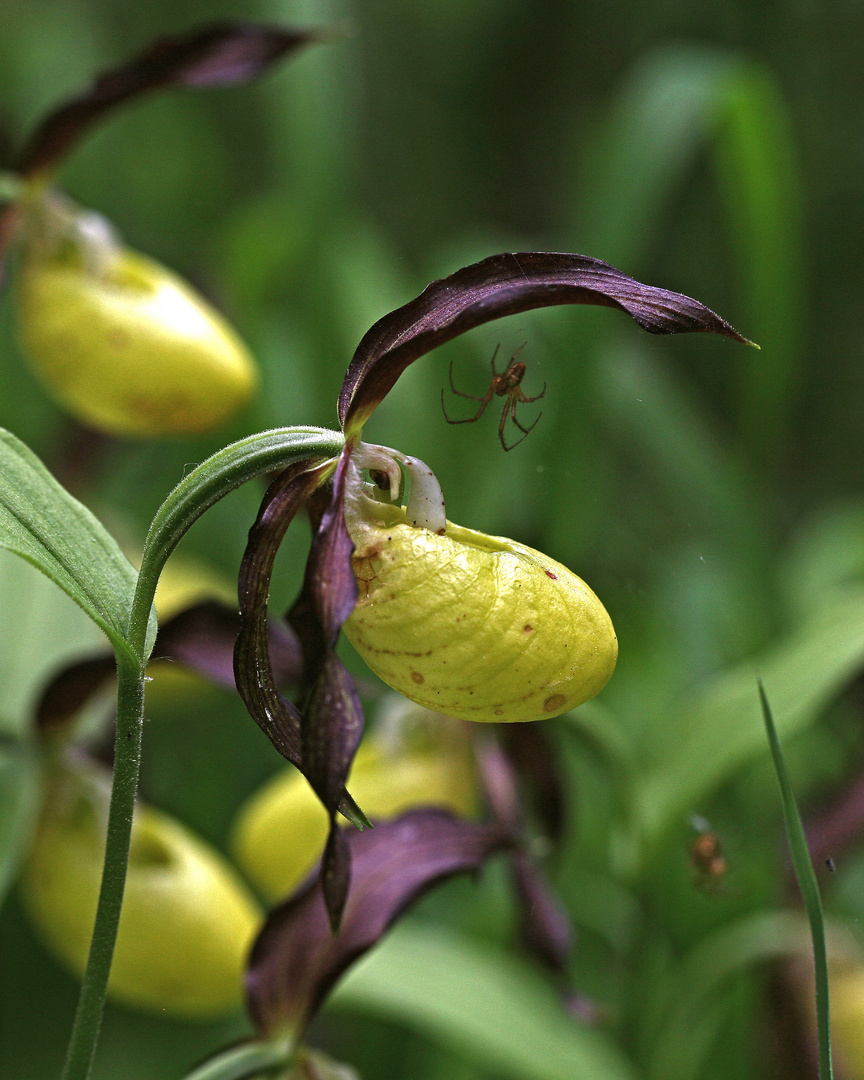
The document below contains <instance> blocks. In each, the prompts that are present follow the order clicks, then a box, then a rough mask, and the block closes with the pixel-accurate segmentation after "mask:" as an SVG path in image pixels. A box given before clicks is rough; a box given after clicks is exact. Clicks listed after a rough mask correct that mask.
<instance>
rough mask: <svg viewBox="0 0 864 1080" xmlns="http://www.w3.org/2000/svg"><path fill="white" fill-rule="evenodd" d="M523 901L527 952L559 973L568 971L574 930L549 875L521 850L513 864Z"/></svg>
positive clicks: (522, 931) (522, 933) (521, 931)
mask: <svg viewBox="0 0 864 1080" xmlns="http://www.w3.org/2000/svg"><path fill="white" fill-rule="evenodd" d="M510 868H511V872H512V877H513V884H514V886H515V890H516V896H517V898H518V900H519V912H520V922H519V935H520V937H521V939H522V944H523V946H524V948H525V949H526V951H527V952H529V953H531V955H532V956H535V957H536V958H537V959H538V960H539V961H540V962H541V963H542V964H544V965H545V966H546V967H547V968H549V969H550V970H551V971H553V972H555V973H556V974H564V973H566V971H567V965H568V962H569V959H570V950H571V948H572V945H573V929H572V927H571V925H570V920H569V919H568V918H567V915H566V914H565V913H564V910H563V908H562V907H561V903H560V901H559V900H558V897H557V896H556V895H555V893H554V892H553V891H552V888H551V887H550V885H549V883H548V881H547V880H546V877H545V875H544V874H543V873H542V871H541V870H540V868H539V867H538V866H537V864H536V863H535V862H534V860H533V859H532V858H531V857H530V855H528V853H527V852H526V851H520V852H517V853H516V854H514V855H513V857H512V859H511V863H510Z"/></svg>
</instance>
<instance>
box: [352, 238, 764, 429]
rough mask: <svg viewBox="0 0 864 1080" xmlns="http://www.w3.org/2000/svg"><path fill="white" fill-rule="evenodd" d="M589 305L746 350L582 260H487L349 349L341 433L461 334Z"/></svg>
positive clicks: (652, 327)
mask: <svg viewBox="0 0 864 1080" xmlns="http://www.w3.org/2000/svg"><path fill="white" fill-rule="evenodd" d="M560 304H597V305H600V306H601V307H611V308H618V309H619V310H620V311H625V312H626V313H627V314H628V315H630V316H631V318H633V319H635V321H636V322H637V323H638V324H639V325H640V326H641V327H642V328H643V329H644V330H647V331H648V332H649V333H652V334H680V333H686V332H702V333H714V334H723V335H724V336H725V337H729V338H733V339H734V340H735V341H740V342H744V343H745V344H750V343H749V342H748V341H747V338H745V337H742V336H741V334H739V333H738V331H737V330H734V329H733V328H732V327H731V326H730V325H729V323H727V322H725V320H723V319H721V318H720V316H719V315H715V313H714V312H713V311H710V310H709V309H708V308H707V307H705V306H704V305H703V304H700V303H699V301H698V300H692V299H691V298H690V297H689V296H683V295H682V294H681V293H676V292H670V291H669V290H668V289H657V288H654V287H652V286H650V285H642V284H640V283H639V282H638V281H634V280H633V278H630V277H627V275H626V274H622V273H621V271H620V270H616V269H615V267H614V266H610V265H609V264H608V263H605V262H601V261H600V260H599V259H591V258H589V257H588V256H587V255H567V254H558V253H556V252H542V251H541V252H518V253H512V254H509V253H505V254H502V255H492V256H491V257H490V258H488V259H483V261H482V262H478V263H474V264H473V265H471V266H466V267H464V268H463V269H462V270H458V271H457V272H456V273H455V274H451V275H450V276H449V277H446V278H442V279H441V280H440V281H433V282H432V284H431V285H429V286H427V288H426V289H424V291H423V292H422V293H421V294H420V295H419V296H418V297H417V298H416V299H415V300H412V301H411V302H410V303H408V304H405V305H404V306H403V307H401V308H398V309H397V310H396V311H392V312H390V314H389V315H385V316H384V318H383V319H379V320H378V322H377V323H375V325H374V326H373V327H372V328H371V330H369V331H368V333H367V334H366V335H365V337H364V338H363V340H362V341H361V342H360V344H359V345H358V347H357V351H356V352H355V354H354V358H353V360H352V361H351V366H350V367H349V368H348V373H347V374H346V376H345V381H344V382H343V384H342V390H341V392H340V395H339V420H340V422H341V424H342V427H343V430H346V431H354V430H356V429H359V428H360V427H362V425H363V424H364V423H365V421H366V420H367V419H368V417H369V414H370V413H371V412H372V411H373V410H374V409H375V407H376V406H377V405H378V404H379V403H380V402H381V401H382V400H383V399H384V397H385V396H386V395H387V394H388V393H389V391H390V389H391V388H392V386H393V384H394V383H395V382H396V380H397V379H398V378H399V376H400V375H401V374H402V372H403V371H404V370H405V368H406V367H408V365H409V364H412V363H413V362H414V361H415V360H418V359H419V358H420V357H421V356H425V355H426V353H428V352H430V351H431V350H432V349H435V348H437V347H438V346H439V345H443V344H444V342H445V341H450V340H451V339H452V338H455V337H458V336H459V335H460V334H464V333H465V332H466V331H467V330H471V329H473V328H474V327H475V326H480V325H482V324H483V323H486V322H490V321H491V320H493V319H500V318H503V317H504V316H505V315H516V314H518V313H519V312H522V311H530V310H532V309H534V308H541V307H554V306H557V305H560Z"/></svg>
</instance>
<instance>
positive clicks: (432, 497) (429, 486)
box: [354, 443, 447, 535]
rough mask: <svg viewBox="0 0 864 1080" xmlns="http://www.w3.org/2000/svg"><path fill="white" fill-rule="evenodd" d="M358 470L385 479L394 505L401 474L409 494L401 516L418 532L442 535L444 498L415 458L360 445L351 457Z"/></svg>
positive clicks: (431, 475) (444, 514) (428, 473)
mask: <svg viewBox="0 0 864 1080" xmlns="http://www.w3.org/2000/svg"><path fill="white" fill-rule="evenodd" d="M354 463H355V465H356V466H357V468H358V469H371V470H373V471H375V472H381V473H384V474H385V475H386V476H387V481H388V486H389V489H390V498H391V500H392V501H393V502H395V501H396V500H397V499H398V498H399V497H400V495H401V492H402V471H403V470H404V472H405V475H407V477H408V480H409V484H410V490H409V493H408V502H407V504H406V506H405V514H406V516H407V518H408V520H409V521H410V522H411V524H412V525H414V526H416V527H417V528H418V529H429V531H430V532H434V533H438V534H439V535H443V534H444V532H445V530H446V528H447V516H446V513H445V510H444V495H443V493H442V491H441V485H440V484H439V483H438V478H437V477H436V476H435V474H434V473H433V472H432V470H431V469H430V468H429V466H428V465H427V464H426V463H425V462H423V461H420V459H419V458H415V457H409V456H408V455H407V454H400V453H399V451H398V450H391V449H390V447H389V446H376V445H374V444H373V443H361V444H360V445H359V446H358V447H357V450H356V452H355V454H354Z"/></svg>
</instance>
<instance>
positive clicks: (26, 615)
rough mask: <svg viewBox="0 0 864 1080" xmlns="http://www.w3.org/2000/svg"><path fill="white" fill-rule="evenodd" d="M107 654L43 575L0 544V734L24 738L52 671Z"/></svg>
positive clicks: (83, 618)
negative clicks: (83, 657) (84, 658)
mask: <svg viewBox="0 0 864 1080" xmlns="http://www.w3.org/2000/svg"><path fill="white" fill-rule="evenodd" d="M94 653H101V654H104V655H106V656H108V657H110V655H111V653H110V650H109V649H107V648H106V646H105V638H104V636H103V635H102V632H101V631H100V630H99V628H98V627H97V626H95V625H94V624H93V622H91V620H90V619H89V618H88V617H87V616H86V615H85V614H84V612H83V611H82V610H81V608H79V607H78V605H77V604H75V603H73V602H72V601H71V600H70V599H69V597H68V596H64V594H63V593H62V592H60V590H59V589H58V588H57V587H56V586H55V585H54V583H53V582H51V581H49V579H48V578H47V577H45V575H44V574H40V573H39V571H38V570H36V569H35V568H34V567H32V566H31V565H30V564H29V563H26V562H24V560H23V559H19V558H18V557H17V556H16V555H14V554H13V553H12V552H11V551H4V550H3V549H2V548H0V738H2V737H3V736H7V737H15V738H24V737H25V735H26V733H27V732H28V731H29V730H30V728H31V726H32V724H33V718H34V715H35V712H36V708H37V704H38V701H39V698H40V696H41V694H42V692H43V690H44V688H45V686H46V684H47V683H48V682H50V680H51V679H52V678H53V677H54V676H55V674H56V673H57V671H58V670H61V669H63V668H64V667H66V666H67V665H69V664H70V663H72V662H75V661H80V660H81V658H82V656H84V655H86V656H91V655H93V654H94Z"/></svg>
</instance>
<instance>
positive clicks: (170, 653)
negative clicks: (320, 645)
mask: <svg viewBox="0 0 864 1080" xmlns="http://www.w3.org/2000/svg"><path fill="white" fill-rule="evenodd" d="M240 628H241V618H240V613H239V612H238V611H237V609H236V608H232V607H228V606H227V605H226V604H222V603H219V602H218V601H216V600H205V601H203V602H202V603H200V604H194V605H193V606H192V607H188V608H186V609H185V611H181V612H180V613H179V614H177V615H175V616H174V617H173V618H172V619H169V620H168V621H167V622H165V623H163V625H162V626H160V627H159V634H158V635H157V637H156V644H155V646H154V648H153V658H154V659H160V658H164V659H169V660H175V661H176V662H177V663H179V664H183V666H184V667H188V668H190V669H191V670H192V671H196V672H197V673H198V674H199V675H203V676H204V678H206V679H209V681H210V682H213V683H216V684H217V685H218V686H224V687H227V688H228V689H230V690H233V689H234V688H235V682H234V646H235V644H236V641H237V637H238V635H239V633H240ZM267 641H268V648H269V656H270V664H271V667H272V669H273V680H274V683H275V684H276V686H279V687H285V686H288V685H291V684H293V683H296V682H298V681H299V679H300V676H301V673H302V669H303V657H302V653H301V651H300V643H299V641H298V640H297V635H296V634H295V633H294V631H293V630H292V629H291V627H290V626H286V625H285V623H284V622H282V621H281V620H276V621H268V623H267Z"/></svg>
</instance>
